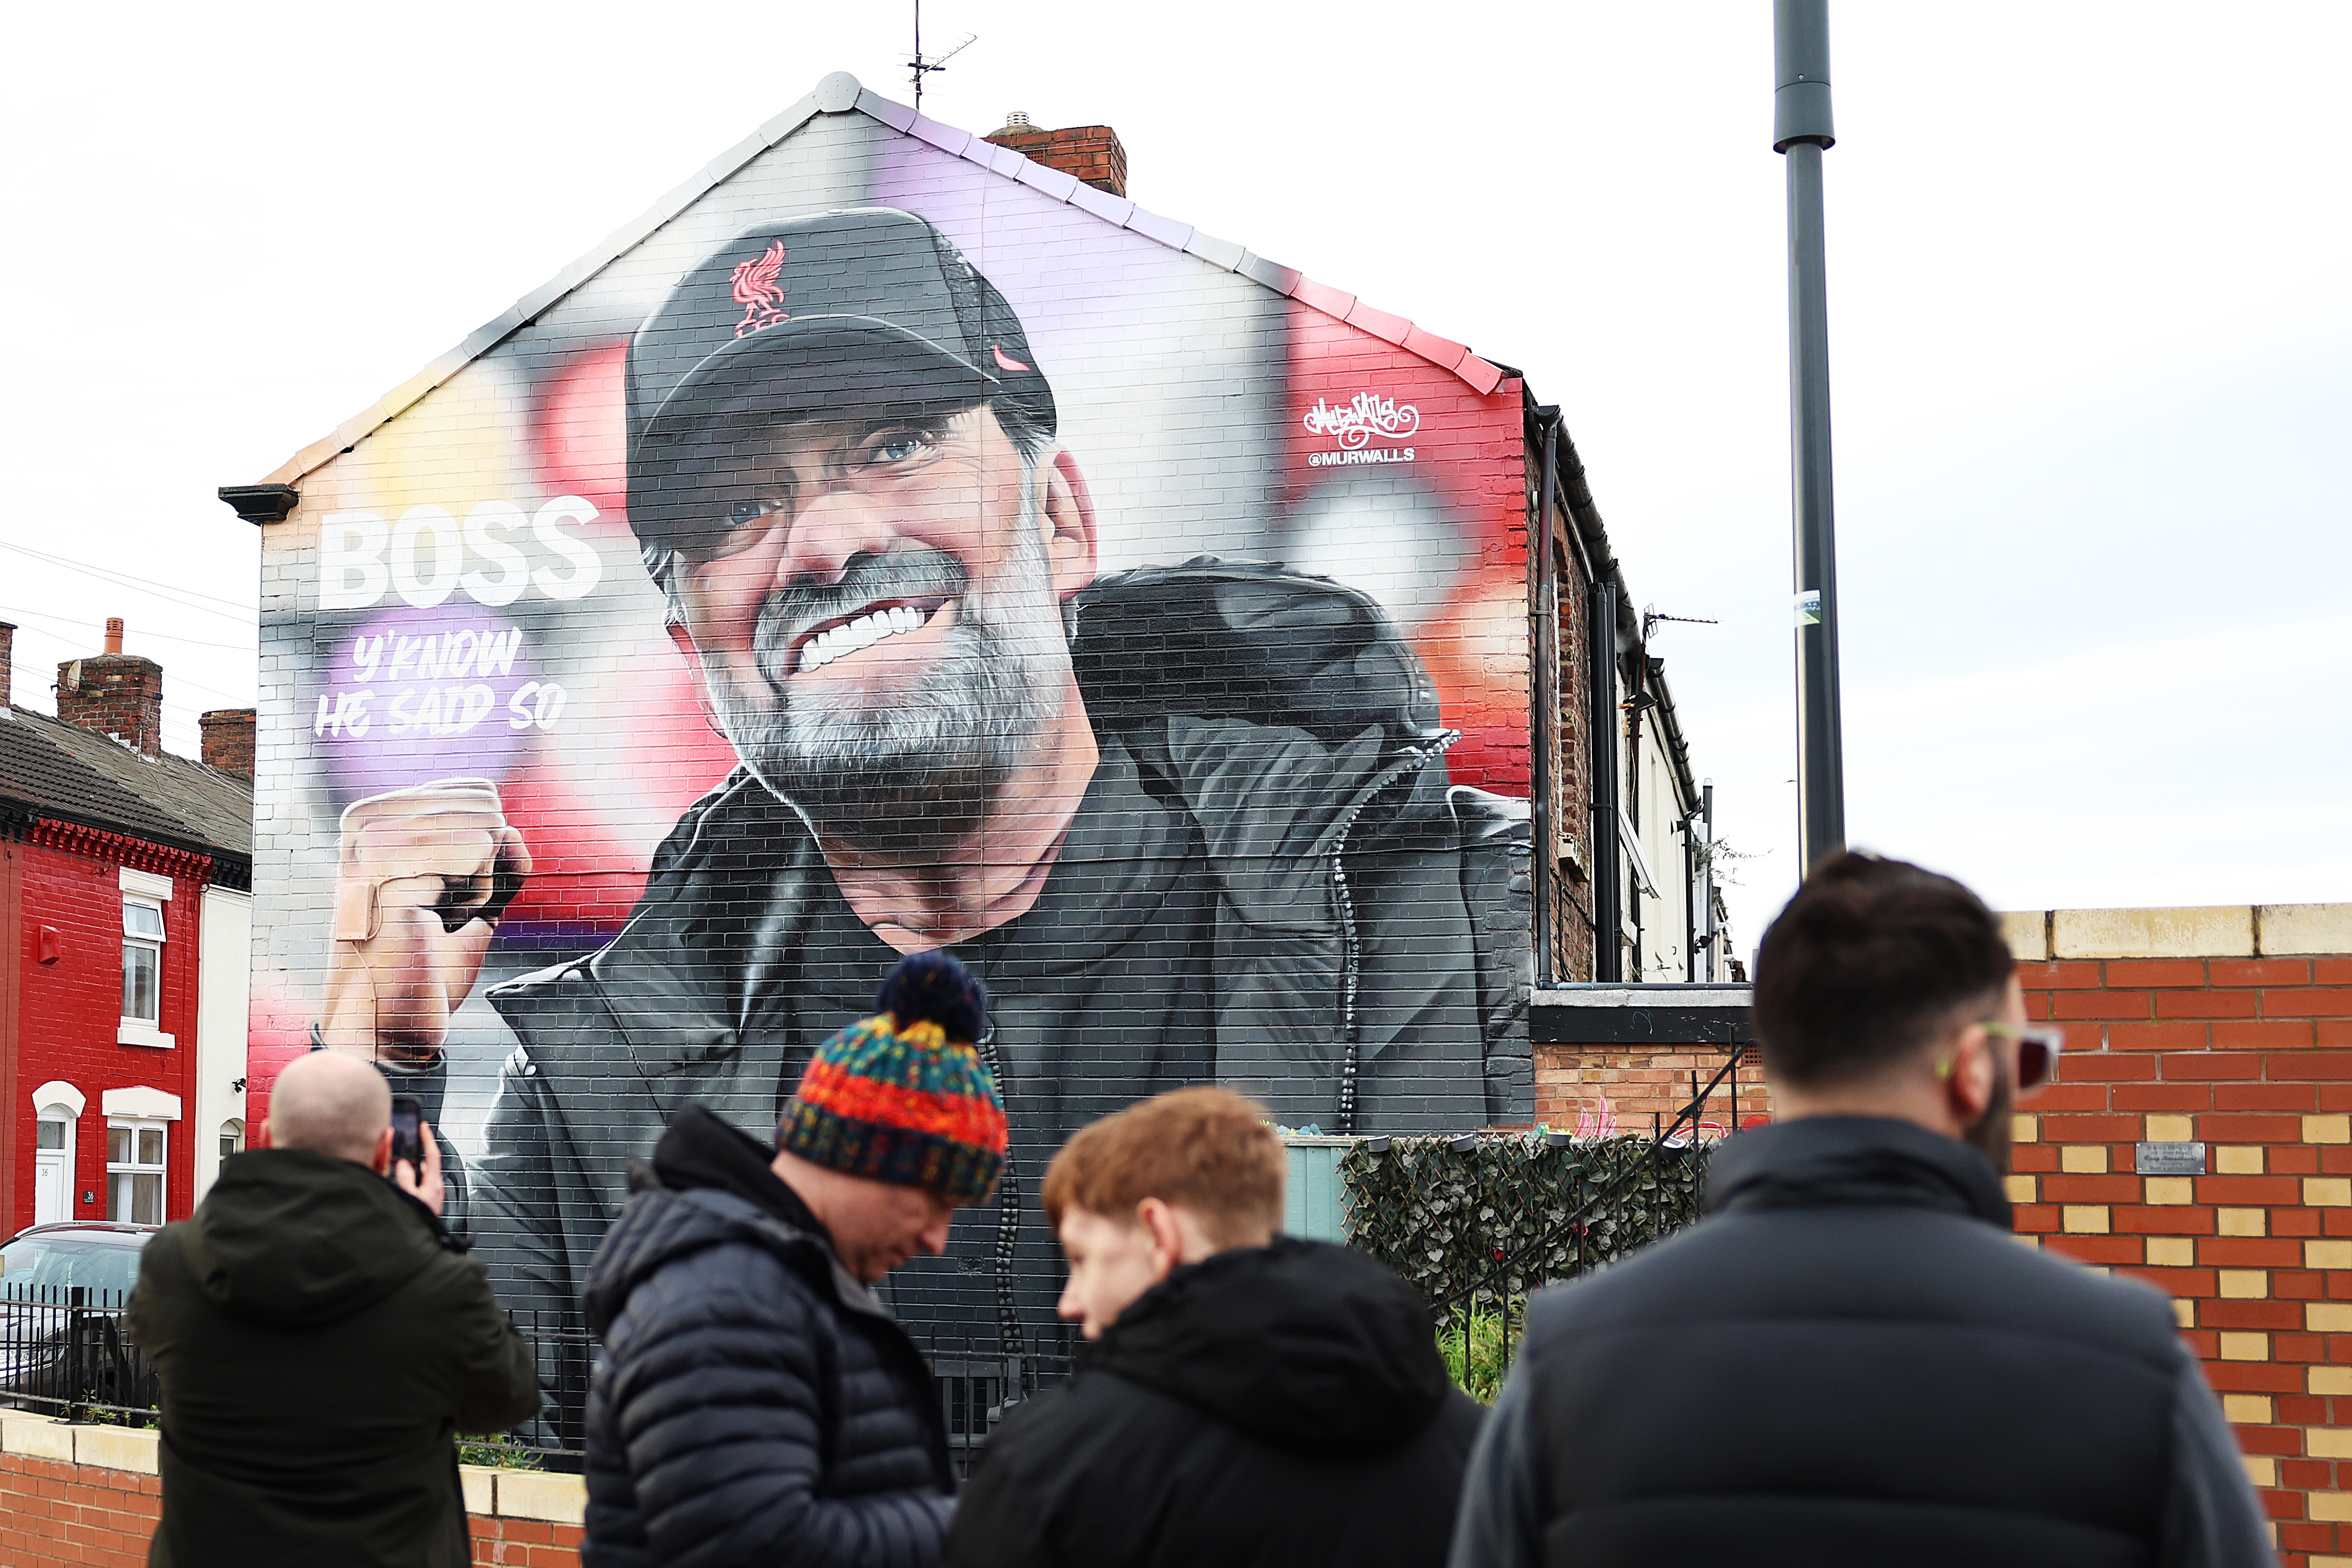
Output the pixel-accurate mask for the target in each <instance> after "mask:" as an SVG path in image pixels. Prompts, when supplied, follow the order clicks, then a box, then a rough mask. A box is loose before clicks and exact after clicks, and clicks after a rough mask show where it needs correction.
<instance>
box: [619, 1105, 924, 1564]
mask: <svg viewBox="0 0 2352 1568" xmlns="http://www.w3.org/2000/svg"><path fill="white" fill-rule="evenodd" d="M770 1157H771V1156H770V1155H769V1154H768V1152H767V1151H766V1150H764V1149H762V1148H761V1146H760V1145H759V1144H758V1143H756V1142H755V1141H753V1140H752V1139H751V1138H749V1137H746V1136H745V1135H744V1134H741V1133H739V1132H737V1131H736V1130H735V1129H733V1128H732V1127H730V1126H728V1125H727V1124H725V1123H724V1122H721V1121H720V1120H719V1118H718V1117H716V1116H714V1115H712V1114H711V1113H709V1111H708V1110H705V1109H704V1108H702V1107H700V1106H692V1107H689V1108H688V1109H687V1110H685V1111H682V1112H680V1113H678V1115H677V1119H676V1120H675V1121H674V1122H672V1123H671V1124H670V1128H669V1131H668V1132H667V1133H666V1134H663V1136H662V1140H661V1143H660V1145H658V1147H657V1148H656V1151H655V1154H654V1166H653V1171H652V1173H651V1176H650V1178H643V1177H641V1179H640V1190H639V1191H638V1192H637V1193H636V1195H635V1197H632V1198H631V1199H630V1200H629V1206H628V1207H627V1209H626V1210H625V1211H624V1212H623V1214H622V1216H621V1218H620V1219H619V1221H618V1222H617V1223H615V1224H614V1227H613V1229H612V1233H611V1234H610V1235H609V1236H607V1237H606V1238H605V1240H604V1246H603V1248H602V1249H599V1250H598V1252H597V1254H596V1260H595V1264H594V1266H593V1269H592V1270H591V1272H590V1274H589V1281H588V1292H587V1296H588V1314H589V1322H591V1324H592V1325H593V1327H594V1328H595V1330H596V1333H597V1334H598V1336H599V1337H600V1338H601V1339H602V1340H603V1341H604V1360H603V1361H602V1362H601V1363H600V1364H598V1366H597V1368H596V1375H595V1379H594V1381H593V1384H592V1385H590V1388H589V1393H588V1531H587V1539H586V1540H585V1542H583V1545H582V1551H581V1560H582V1562H583V1563H585V1564H586V1565H587V1568H638V1565H641V1564H642V1565H646V1568H651V1565H653V1564H660V1565H662V1568H727V1565H730V1564H735V1563H761V1564H770V1563H793V1564H796V1565H805V1568H927V1565H928V1564H929V1563H935V1562H937V1561H938V1560H939V1553H940V1540H941V1537H942V1535H943V1534H944V1532H945V1531H946V1529H947V1521H948V1513H949V1510H950V1506H951V1502H950V1493H951V1491H952V1490H953V1487H954V1479H953V1477H952V1474H951V1472H950V1469H949V1468H948V1458H947V1442H946V1437H945V1436H944V1434H943V1432H942V1430H941V1426H940V1414H939V1405H938V1401H937V1400H936V1399H935V1398H934V1397H933V1396H932V1392H931V1381H930V1374H929V1371H928V1370H927V1369H926V1368H925V1367H924V1365H923V1363H922V1358H921V1357H920V1356H919V1354H917V1353H916V1350H915V1347H914V1344H913V1343H912V1342H911V1341H909V1340H908V1337H907V1334H906V1331H904V1330H903V1329H901V1328H899V1327H898V1324H897V1323H896V1322H892V1321H891V1320H890V1318H889V1317H888V1315H887V1313H885V1312H883V1310H882V1308H881V1305H880V1304H879V1303H878V1302H877V1301H875V1299H874V1295H873V1292H872V1291H868V1290H867V1289H866V1287H865V1286H863V1285H861V1284H859V1283H858V1282H857V1281H855V1280H854V1279H852V1278H851V1277H850V1276H849V1275H848V1273H847V1272H845V1270H843V1269H842V1267H841V1265H840V1263H839V1262H838V1261H837V1260H835V1256H834V1252H833V1248H832V1245H831V1243H830V1242H829V1241H827V1240H826V1239H825V1237H824V1230H823V1228H822V1227H820V1226H819V1225H818V1224H817V1222H816V1220H815V1218H814V1217H813V1216H811V1215H810V1214H809V1212H808V1210H807V1209H806V1208H805V1207H803V1206H802V1204H801V1202H800V1200H799V1199H798V1197H795V1196H794V1195H793V1190H792V1189H791V1188H790V1187H789V1186H785V1185H784V1183H783V1182H782V1181H781V1180H780V1179H778V1178H777V1176H776V1175H775V1173H774V1172H773V1171H772V1170H771V1169H770V1168H769V1166H768V1161H769V1159H770Z"/></svg>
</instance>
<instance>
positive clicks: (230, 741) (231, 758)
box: [196, 707, 255, 779]
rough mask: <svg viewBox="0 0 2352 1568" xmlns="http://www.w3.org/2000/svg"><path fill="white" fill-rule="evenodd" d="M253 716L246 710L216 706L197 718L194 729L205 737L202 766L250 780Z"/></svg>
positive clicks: (250, 709)
mask: <svg viewBox="0 0 2352 1568" xmlns="http://www.w3.org/2000/svg"><path fill="white" fill-rule="evenodd" d="M254 716H255V710H254V709H252V708H249V707H219V708H215V709H213V710H212V711H211V712H210V713H207V714H205V715H203V716H200V717H199V718H198V719H197V720H196V727H197V728H198V729H199V730H201V731H202V732H203V734H204V745H203V747H202V753H201V759H202V760H203V762H204V765H205V767H207V768H219V769H220V770H221V771H222V772H224V773H234V774H236V776H237V777H238V778H240V779H250V778H252V777H253V730H254Z"/></svg>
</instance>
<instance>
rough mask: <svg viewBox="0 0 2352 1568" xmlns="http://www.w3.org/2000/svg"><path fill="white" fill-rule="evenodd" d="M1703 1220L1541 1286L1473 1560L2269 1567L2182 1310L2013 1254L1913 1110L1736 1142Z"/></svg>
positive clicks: (1970, 1168)
mask: <svg viewBox="0 0 2352 1568" xmlns="http://www.w3.org/2000/svg"><path fill="white" fill-rule="evenodd" d="M1707 1186H1708V1194H1707V1203H1708V1207H1709V1209H1710V1211H1711V1213H1710V1217H1709V1218H1706V1220H1704V1221H1702V1222H1701V1223H1700V1224H1698V1225H1697V1226H1695V1227H1694V1228H1691V1229H1690V1230H1688V1231H1685V1233H1684V1234H1682V1235H1681V1236H1678V1237H1676V1238H1675V1239H1672V1240H1669V1241H1666V1242H1664V1243H1662V1244H1660V1245H1659V1246H1657V1247H1655V1248H1654V1249H1650V1250H1648V1251H1646V1252H1643V1254H1641V1255H1640V1256H1638V1257H1636V1258H1633V1259H1631V1260H1627V1261H1625V1262H1623V1263H1621V1264H1619V1265H1618V1266H1616V1267H1615V1268H1613V1269H1611V1270H1608V1271H1607V1272H1605V1273H1603V1274H1601V1275H1600V1276H1598V1277H1596V1278H1594V1279H1591V1280H1588V1281H1580V1282H1579V1283H1576V1284H1572V1285H1567V1286H1562V1287H1560V1288H1559V1289H1557V1290H1553V1291H1546V1292H1545V1293H1544V1294H1543V1295H1542V1296H1540V1297H1538V1299H1537V1301H1536V1303H1535V1306H1534V1309H1533V1311H1532V1312H1531V1313H1530V1314H1529V1322H1528V1333H1527V1338H1526V1341H1525V1342H1524V1343H1523V1345H1522V1347H1521V1350H1520V1357H1519V1361H1518V1363H1517V1365H1516V1366H1515V1367H1514V1368H1513V1369H1512V1372H1511V1377H1510V1381H1509V1383H1508V1384H1507V1385H1506V1387H1505V1389H1504V1391H1503V1396H1502V1397H1501V1398H1500V1399H1499V1400H1497V1401H1496V1406H1495V1412H1494V1416H1493V1417H1492V1419H1491V1421H1490V1422H1489V1424H1488V1427H1487V1429H1486V1434H1485V1435H1484V1436H1483V1437H1481V1439H1480V1441H1479V1447H1478V1453H1477V1455H1476V1457H1475V1458H1474V1459H1473V1460H1472V1463H1471V1475H1470V1479H1469V1481H1468V1483H1467V1484H1466V1486H1465V1490H1464V1496H1463V1508H1462V1520H1461V1524H1460V1528H1459V1531H1458V1533H1457V1535H1456V1537H1455V1541H1454V1555H1453V1562H1454V1564H1455V1565H1456V1568H1535V1565H1537V1564H1539V1563H1541V1564H1549V1565H1552V1568H1568V1565H1571V1564H1573V1565H1576V1568H1614V1565H1618V1564H1627V1565H1631V1564H1637V1563H1638V1564H1646V1563H1657V1562H1662V1561H1670V1560H1681V1559H1688V1560H1689V1561H1692V1562H1696V1563H1757V1564H1783V1563H1785V1564H1790V1565H1791V1568H1795V1565H1798V1564H1802V1565H1803V1568H1843V1565H1845V1564H1853V1565H1854V1568H1863V1565H1865V1564H1866V1565H1869V1568H1878V1565H1880V1564H1885V1563H1903V1564H1905V1565H1906V1568H1945V1565H1949V1568H1983V1565H1985V1564H1990V1563H1998V1564H2000V1568H2044V1565H2046V1568H2126V1565H2134V1568H2136V1565H2139V1564H2160V1565H2162V1568H2256V1565H2257V1564H2260V1565H2263V1568H2269V1565H2270V1564H2273V1563H2276V1562H2277V1553H2276V1552H2274V1551H2273V1549H2272V1548H2271V1545H2270V1542H2269V1541H2268V1539H2267V1538H2266V1537H2265V1535H2264V1533H2263V1526H2262V1515H2261V1512H2260V1510H2259V1508H2258V1507H2257V1505H2256V1503H2255V1501H2254V1498H2253V1494H2252V1490H2251V1489H2250V1488H2249V1486H2248V1485H2247V1482H2246V1477H2245V1471H2244V1469H2242V1467H2241V1465H2240V1464H2239V1461H2238V1449H2237V1445H2236V1444H2235V1443H2234V1442H2233V1441H2232V1440H2231V1436H2230V1431H2229V1427H2227V1425H2226V1424H2225V1423H2224V1422H2223V1421H2222V1419H2221V1409H2220V1407H2219V1406H2218V1405H2217V1404H2216V1403H2215V1401H2214V1398H2213V1396H2212V1393H2211V1392H2210V1390H2209V1389H2208V1388H2207V1386H2206V1385H2205V1379H2204V1375H2203V1374H2202V1373H2200V1371H2199V1370H2198V1366H2197V1363H2196V1360H2195V1358H2194V1357H2193V1356H2191V1355H2190V1354H2189V1351H2188V1349H2187V1347H2186V1346H2184V1345H2183V1344H2182V1343H2180V1340H2179V1334H2178V1333H2176V1331H2175V1329H2174V1324H2173V1316H2172V1308H2171V1304H2170V1303H2169V1302H2168V1301H2166V1300H2165V1299H2164V1298H2163V1297H2162V1296H2161V1295H2159V1294H2158V1293H2157V1292H2156V1291H2153V1290H2151V1289H2149V1288H2148V1287H2147V1286H2146V1285H2143V1284H2139V1283H2137V1282H2135V1281H2122V1280H2111V1279H2106V1278H2104V1277H2102V1276H2100V1275H2097V1274H2095V1273H2093V1272H2092V1271H2091V1270H2087V1269H2084V1268H2082V1267H2081V1266H2079V1265H2077V1264H2074V1263H2070V1262H2067V1261H2065V1260H2061V1259H2058V1258H2054V1257H2051V1256H2047V1255H2045V1254H2043V1253H2041V1252H2039V1251H2035V1250H2032V1249H2028V1248H2025V1247H2021V1246H2020V1245H2019V1244H2018V1241H2017V1239H2016V1238H2015V1237H2014V1236H2012V1235H2011V1234H2010V1207H2009V1202H2008V1199H2007V1198H2005V1197H2003V1196H2002V1194H2001V1190H2000V1182H1999V1180H1998V1179H1997V1178H1996V1177H1995V1176H1994V1174H1993V1169H1992V1166H1991V1165H1990V1163H1989V1162H1988V1161H1987V1160H1986V1159H1985V1158H1984V1156H1983V1155H1979V1154H1978V1153H1977V1152H1976V1151H1975V1150H1974V1149H1971V1148H1969V1147H1968V1146H1966V1145H1962V1144H1958V1143H1956V1142H1954V1141H1953V1140H1951V1139H1949V1138H1945V1137H1939V1136H1937V1134H1933V1133H1930V1132H1928V1131H1927V1130H1926V1129H1925V1128H1921V1127H1916V1126H1914V1125H1912V1124H1909V1123H1907V1122H1897V1121H1885V1120H1879V1119H1875V1118H1870V1117H1820V1118H1809V1119H1805V1120H1801V1121H1794V1122H1785V1123H1781V1124H1777V1125H1774V1126H1770V1127H1759V1128H1757V1129H1754V1130H1752V1131H1749V1132H1746V1133H1742V1134H1739V1135H1738V1137H1736V1138H1733V1139H1732V1140H1731V1141H1730V1142H1729V1143H1728V1144H1727V1145H1724V1147H1723V1149H1722V1150H1721V1151H1720V1152H1719V1153H1717V1155H1716V1156H1715V1158H1714V1159H1713V1161H1712V1162H1711V1163H1710V1164H1709V1166H1708V1167H1707Z"/></svg>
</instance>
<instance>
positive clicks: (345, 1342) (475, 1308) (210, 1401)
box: [128, 1051, 539, 1568]
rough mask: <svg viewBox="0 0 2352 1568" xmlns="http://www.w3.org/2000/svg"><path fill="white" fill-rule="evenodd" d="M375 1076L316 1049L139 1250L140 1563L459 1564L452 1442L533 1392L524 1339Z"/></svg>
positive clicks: (462, 1526) (243, 1566)
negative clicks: (152, 1507)
mask: <svg viewBox="0 0 2352 1568" xmlns="http://www.w3.org/2000/svg"><path fill="white" fill-rule="evenodd" d="M398 1109H399V1110H400V1112H402V1113H404V1114H401V1115H399V1116H397V1117H396V1116H395V1103H394V1097H393V1095H392V1092H391V1089H390V1087H389V1085H388V1084H387V1082H385V1079H384V1076H383V1073H381V1072H379V1071H376V1070H375V1069H374V1068H373V1067H372V1066H370V1065H369V1064H368V1063H366V1062H364V1061H360V1060H359V1059H358V1058H356V1057H352V1056H346V1055H343V1054H341V1053H338V1052H333V1051H319V1052H314V1053H313V1054H311V1055H310V1056H307V1057H304V1058H302V1059H301V1060H299V1061H296V1062H294V1063H292V1064H291V1065H290V1066H289V1067H288V1068H287V1069H286V1071H283V1072H281V1073H280V1074H279V1075H278V1082H277V1084H276V1086H275V1088H274V1090H273V1092H272V1093H271V1096H270V1104H269V1119H268V1143H269V1146H268V1147H267V1148H261V1149H256V1150H254V1151H251V1152H249V1153H246V1154H241V1155H231V1156H230V1157H229V1158H228V1159H227V1160H226V1162H225V1163H224V1164H223V1166H222V1167H221V1174H220V1179H219V1180H218V1181H217V1182H215V1184H214V1186H213V1189H212V1191H211V1192H210V1193H208V1194H207V1195H206V1196H205V1201H204V1202H203V1203H202V1204H200V1205H198V1206H197V1207H196V1212H195V1213H194V1216H192V1217H191V1218H188V1219H186V1220H184V1221H182V1222H180V1223H179V1224H176V1225H170V1226H166V1227H165V1228H163V1232H162V1234H160V1235H158V1236H157V1237H156V1238H155V1239H153V1240H152V1241H151V1242H149V1243H148V1244H147V1247H146V1249H145V1250H144V1251H143V1252H142V1254H141V1257H140V1265H139V1286H138V1289H137V1290H136V1291H133V1292H132V1294H131V1307H130V1312H129V1317H128V1327H129V1330H130V1333H131V1338H132V1339H133V1340H134V1341H135V1342H136V1343H138V1344H139V1346H140V1348H141V1349H142V1350H144V1351H145V1352H146V1353H147V1354H148V1355H149V1357H150V1358H151V1359H152V1360H153V1362H154V1364H155V1368H156V1371H157V1373H158V1374H159V1375H160V1376H161V1379H162V1383H163V1448H162V1451H161V1462H160V1469H161V1470H162V1476H163V1518H162V1521H161V1522H160V1523H159V1524H158V1526H157V1528H156V1531H155V1538H154V1542H153V1544H152V1547H151V1548H150V1553H149V1557H148V1561H149V1563H151V1564H155V1565H159V1568H160V1565H166V1564H170V1565H176V1568H192V1565H194V1564H201V1563H223V1564H227V1563H235V1564H237V1565H238V1568H274V1565H278V1564H283V1565H285V1568H296V1565H298V1564H304V1565H307V1564H314V1563H338V1564H380V1565H382V1568H395V1565H396V1568H444V1565H447V1568H457V1565H460V1564H463V1563H467V1561H469V1558H470V1547H469V1543H468V1541H467V1530H466V1510H465V1502H464V1500H463V1498H462V1497H461V1495H460V1493H459V1491H458V1487H457V1449H456V1447H455V1437H456V1435H457V1433H459V1432H497V1431H503V1430H505V1429H507V1428H508V1427H513V1426H515V1425H517V1424H519V1423H520V1422H522V1421H525V1420H528V1419H529V1418H530V1416H532V1415H533V1414H535V1413H536V1411H537V1410H538V1407H539V1385H538V1381H537V1379H536V1378H535V1377H534V1375H532V1371H531V1360H530V1349H529V1347H528V1346H527V1345H525V1344H524V1343H523V1342H522V1340H521V1339H520V1337H518V1336H517V1335H516V1333H515V1332H514V1330H513V1329H512V1328H511V1327H509V1325H508V1322H507V1320H506V1313H505V1312H504V1311H503V1310H502V1309H501V1308H500V1307H499V1301H498V1297H497V1296H496V1295H495V1294H494V1293H493V1292H492V1291H491V1290H490V1284H489V1278H488V1274H487V1273H486V1272H485V1271H484V1270H483V1268H482V1265H481V1264H480V1263H478V1262H477V1261H475V1260H472V1259H470V1258H467V1256H465V1255H464V1254H463V1253H462V1252H460V1251H458V1250H457V1249H454V1248H453V1247H452V1246H451V1244H450V1242H449V1239H448V1237H447V1233H446V1231H445V1230H444V1229H443V1228H442V1224H441V1215H440V1211H441V1205H442V1199H443V1189H442V1179H441V1159H440V1150H439V1146H438V1145H437V1143H436V1140H435V1139H434V1137H433V1131H432V1127H431V1125H430V1124H428V1123H426V1122H425V1120H424V1118H423V1116H422V1113H421V1110H420V1108H419V1107H418V1106H417V1104H416V1103H415V1101H414V1100H408V1101H406V1102H405V1103H404V1104H401V1105H400V1106H399V1107H398Z"/></svg>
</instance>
